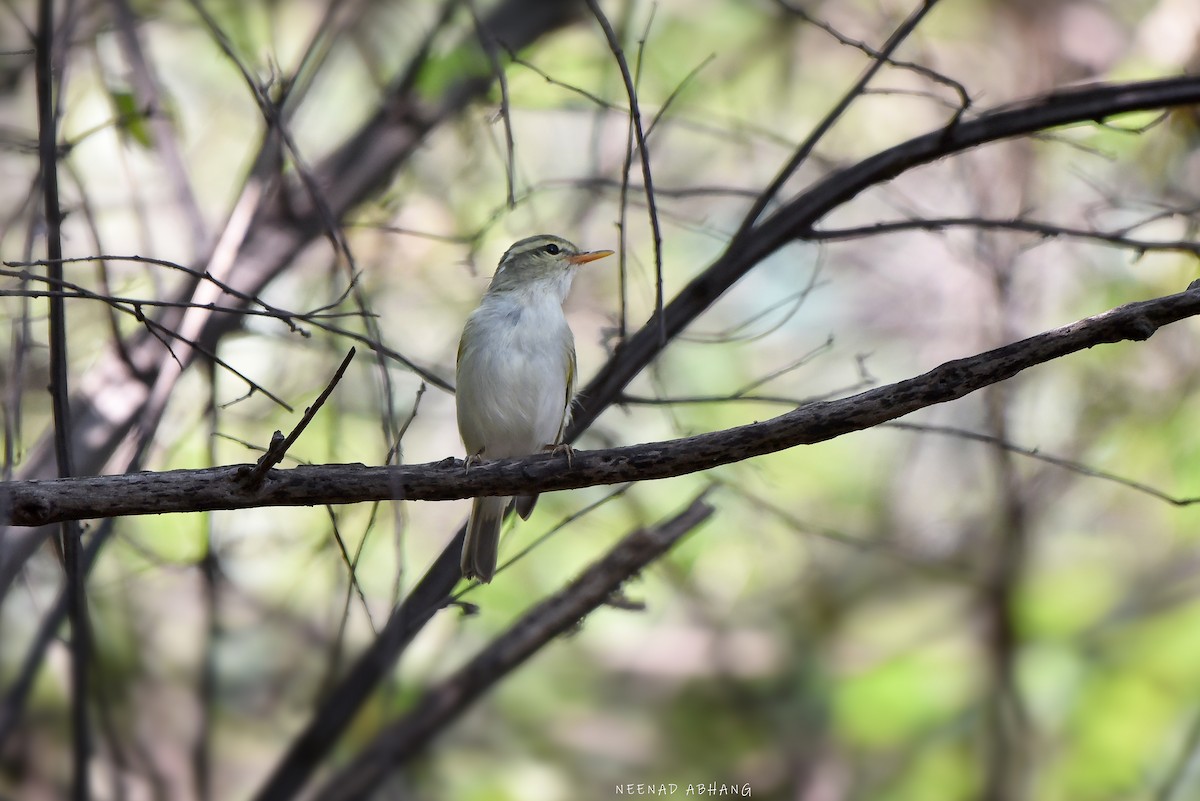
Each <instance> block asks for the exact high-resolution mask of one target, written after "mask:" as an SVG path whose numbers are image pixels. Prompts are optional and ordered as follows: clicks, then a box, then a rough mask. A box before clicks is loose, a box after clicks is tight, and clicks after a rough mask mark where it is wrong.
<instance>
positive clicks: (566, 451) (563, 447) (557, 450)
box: [542, 442, 575, 467]
mask: <svg viewBox="0 0 1200 801" xmlns="http://www.w3.org/2000/svg"><path fill="white" fill-rule="evenodd" d="M542 450H543V451H546V452H548V453H550V455H551V456H566V457H567V467H574V466H575V449H574V448H572V447H571V446H570V445H568V444H567V443H565V442H560V443H558V444H557V445H543V446H542Z"/></svg>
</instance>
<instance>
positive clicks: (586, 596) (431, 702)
mask: <svg viewBox="0 0 1200 801" xmlns="http://www.w3.org/2000/svg"><path fill="white" fill-rule="evenodd" d="M712 513H713V508H712V507H711V506H710V505H709V504H708V503H706V502H705V501H704V498H703V496H701V497H699V498H697V499H696V500H694V501H693V502H692V503H691V504H690V505H688V507H687V508H686V509H684V510H683V511H682V512H680V513H679V514H677V515H675V516H674V517H672V518H671V519H670V520H667V521H665V522H663V523H660V524H659V525H657V526H654V527H653V528H649V529H640V530H638V531H635V532H633V533H632V534H630V535H628V536H627V537H625V539H623V540H622V541H621V542H620V543H619V544H618V545H617V546H616V547H615V548H613V549H612V550H611V551H609V553H608V554H607V555H606V556H605V557H604V558H603V559H601V560H600V561H598V562H596V563H595V564H593V565H592V566H591V567H589V568H588V569H587V570H585V571H584V572H583V573H582V574H581V575H580V576H579V577H578V578H577V579H575V580H574V581H573V582H571V583H570V584H568V585H567V586H566V587H564V588H563V589H562V590H560V591H559V592H557V593H555V594H554V595H552V596H550V597H549V598H547V599H545V600H544V601H542V602H541V603H539V604H538V605H537V606H535V607H533V609H531V610H529V611H528V612H526V613H525V615H524V616H523V617H521V619H520V620H518V621H517V622H516V623H514V624H513V626H512V628H510V629H509V630H508V631H507V632H505V633H504V634H502V635H500V636H499V637H497V638H496V639H495V640H494V641H493V642H492V643H491V645H489V646H488V647H487V648H486V649H484V650H483V651H482V652H481V653H480V654H479V655H478V656H476V657H475V658H474V659H472V660H471V661H470V662H468V663H467V664H466V665H465V666H463V667H462V668H461V669H460V670H459V671H458V672H456V673H454V674H453V675H452V676H450V677H449V678H447V679H446V680H445V681H443V682H441V683H440V684H439V685H437V686H435V687H433V688H431V689H430V690H429V691H427V692H426V693H425V695H424V696H423V697H422V698H421V699H420V700H419V701H417V703H416V705H415V706H414V707H413V709H412V710H411V711H410V712H409V713H408V714H406V715H405V716H404V717H402V718H400V719H399V720H397V721H395V722H393V723H391V724H390V725H388V726H386V727H385V728H383V729H382V730H381V731H379V732H378V733H377V734H376V735H375V737H374V738H373V739H372V741H371V743H370V745H368V746H367V747H366V748H365V749H364V750H363V751H362V752H361V753H360V754H359V755H358V756H357V757H356V758H355V759H354V760H353V761H352V762H351V763H350V764H349V765H347V766H345V767H344V768H342V770H340V771H339V772H338V773H337V774H336V775H335V776H334V777H333V778H332V779H330V780H329V782H328V783H327V784H326V785H325V786H324V787H323V788H322V789H321V790H320V791H319V792H318V793H317V794H316V795H315V796H314V799H315V800H316V801H353V800H354V799H361V798H363V797H365V796H366V795H367V794H368V793H370V792H371V791H372V790H373V789H374V788H375V787H377V786H378V785H379V784H380V783H381V782H382V781H383V780H384V779H385V778H386V777H387V775H388V773H389V772H390V771H392V770H394V769H396V768H397V767H399V766H401V765H403V764H405V763H406V762H407V761H408V760H409V759H411V758H412V757H413V755H414V754H416V753H417V752H418V751H420V750H421V748H422V747H424V746H425V745H426V744H427V743H428V742H429V741H430V740H431V739H432V738H433V737H434V736H436V735H437V734H438V732H440V731H441V730H442V729H444V728H445V727H446V726H447V725H448V724H449V723H451V722H452V721H453V720H454V719H455V718H456V717H457V716H458V715H459V714H460V713H461V712H462V711H463V710H464V709H466V708H467V707H468V706H470V705H471V703H473V702H474V701H475V699H476V698H478V697H479V696H480V695H482V694H483V693H484V692H486V691H487V690H488V689H490V688H491V687H492V686H493V685H495V684H497V683H498V682H499V681H500V680H501V679H503V678H504V677H505V676H507V675H508V674H509V673H511V672H512V671H513V670H515V669H516V668H518V667H519V666H520V665H521V663H523V662H524V661H525V660H526V659H528V658H529V657H531V656H533V654H535V653H537V651H538V650H540V649H541V648H542V647H544V646H545V645H547V644H548V643H550V642H551V641H552V640H553V639H554V638H555V637H557V636H559V635H560V634H563V633H564V632H566V631H569V630H570V629H571V627H573V626H575V625H576V624H577V623H578V622H579V621H580V620H582V619H583V618H584V617H586V616H587V615H588V614H590V613H591V612H592V611H593V610H595V609H596V608H597V607H599V606H600V605H602V604H603V603H605V601H606V600H608V599H609V598H610V597H612V595H613V593H615V592H617V591H618V590H619V589H620V588H621V585H622V584H624V583H625V582H626V581H628V580H629V579H630V578H632V577H633V576H635V575H637V574H638V573H639V572H641V571H642V570H643V569H644V568H645V567H646V566H647V565H649V564H650V563H651V562H653V561H654V560H655V559H657V558H658V557H659V556H661V555H663V554H664V553H666V552H667V551H668V550H670V549H671V547H672V546H673V545H674V544H675V543H676V542H677V541H679V540H680V539H681V538H682V537H683V536H684V535H686V534H687V533H688V532H690V531H692V530H693V529H695V528H696V527H697V526H699V525H700V524H702V523H703V522H704V521H705V520H707V519H708V518H709V517H710V516H711V515H712ZM269 798H274V796H271V795H268V794H266V793H263V794H260V795H259V796H258V797H257V801H267V799H269Z"/></svg>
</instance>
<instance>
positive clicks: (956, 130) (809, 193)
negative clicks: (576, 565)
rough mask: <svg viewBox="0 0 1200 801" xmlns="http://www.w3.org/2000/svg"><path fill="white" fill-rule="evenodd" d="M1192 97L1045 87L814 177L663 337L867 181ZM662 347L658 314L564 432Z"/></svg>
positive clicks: (1155, 84)
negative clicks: (1016, 101) (1016, 139)
mask: <svg viewBox="0 0 1200 801" xmlns="http://www.w3.org/2000/svg"><path fill="white" fill-rule="evenodd" d="M1195 103H1200V77H1195V76H1188V77H1182V78H1164V79H1161V80H1154V81H1142V82H1137V83H1125V84H1099V85H1092V86H1085V87H1080V88H1078V89H1071V90H1067V91H1062V92H1051V93H1049V94H1045V95H1040V96H1038V97H1035V98H1032V99H1030V100H1028V101H1026V102H1024V103H1020V104H1013V105H1008V106H1004V107H1002V108H998V109H992V110H990V111H986V112H983V113H982V114H980V115H979V116H978V117H975V118H972V119H970V120H967V121H964V122H960V123H958V124H956V125H954V126H953V127H951V128H946V129H941V130H937V131H933V132H931V133H927V134H925V135H923V136H918V137H916V138H915V139H910V140H908V141H907V142H903V143H901V144H899V145H896V146H895V147H892V148H889V149H887V150H884V151H882V152H880V153H877V154H876V155H874V156H871V157H870V158H867V159H864V160H863V161H860V162H858V163H856V164H854V165H852V166H850V167H847V168H845V169H842V170H838V171H837V172H834V173H832V174H830V175H829V176H827V177H826V178H824V179H823V180H821V181H818V182H817V183H816V184H814V185H813V186H811V187H810V188H808V189H807V190H805V191H804V192H803V193H802V194H800V195H799V196H797V197H796V198H794V199H793V200H791V201H789V202H788V203H786V204H784V205H783V206H781V207H780V208H778V209H777V210H776V211H774V212H773V213H771V214H770V215H768V216H767V217H766V218H765V219H763V221H762V222H761V223H759V224H758V225H757V226H755V227H754V228H753V229H752V231H751V232H750V233H749V234H747V235H746V236H744V237H742V238H741V239H739V240H736V241H735V242H734V243H733V244H731V246H730V247H729V248H728V249H726V251H725V252H724V253H722V254H721V255H720V256H719V257H718V258H717V260H716V261H714V262H713V263H712V265H710V266H709V267H708V269H706V270H705V271H704V272H702V273H701V274H700V275H698V276H696V277H695V278H694V279H692V280H691V282H689V283H688V285H687V286H685V287H684V288H683V289H682V290H680V292H679V294H678V295H676V296H675V299H674V300H672V301H671V302H670V303H669V304H667V307H666V308H665V309H663V314H662V317H663V319H662V324H663V325H665V327H666V333H667V338H668V340H670V339H672V338H674V337H675V335H676V334H678V333H679V332H680V331H682V330H683V329H684V328H686V327H687V326H688V325H689V324H690V323H691V322H692V321H694V320H695V319H696V318H697V317H699V316H700V315H701V314H702V313H703V312H704V311H705V310H706V309H707V308H708V307H709V306H711V305H712V304H713V302H715V301H716V299H717V298H719V297H720V296H721V295H722V294H724V293H725V291H726V290H728V289H729V288H730V287H731V286H733V285H734V284H735V283H737V281H738V280H739V279H741V278H742V277H743V276H745V275H746V274H747V273H748V272H750V270H751V269H752V268H753V267H754V266H755V265H757V264H759V263H760V262H762V261H763V260H764V259H766V258H768V257H770V256H771V255H773V254H774V253H776V252H777V251H778V250H779V249H780V248H782V247H783V246H784V245H787V244H788V243H790V242H794V241H797V240H805V239H807V238H808V237H809V235H810V233H811V232H812V229H813V227H814V226H816V225H817V224H818V223H819V222H820V221H821V220H822V219H823V218H824V217H825V216H826V215H828V214H829V213H830V212H831V211H833V210H834V209H836V208H839V207H841V206H843V205H845V204H846V203H848V202H850V201H851V200H853V199H854V198H855V197H857V196H858V195H859V194H861V193H862V192H864V191H866V190H867V189H869V188H871V187H873V186H877V185H879V184H882V183H886V182H887V181H890V180H892V179H893V178H896V177H897V176H899V175H901V174H903V173H905V172H907V171H908V170H911V169H913V168H915V167H918V166H920V165H922V164H929V163H932V162H934V161H937V160H939V159H942V158H945V157H947V156H951V155H954V154H956V153H961V152H963V151H966V150H970V149H972V148H975V147H979V146H980V145H984V144H988V143H991V142H998V141H1001V140H1004V139H1009V138H1012V137H1015V136H1023V135H1028V134H1031V133H1035V132H1037V131H1041V130H1045V129H1047V128H1054V127H1058V126H1063V125H1077V124H1079V123H1086V122H1098V121H1102V120H1104V119H1106V118H1108V117H1112V116H1116V115H1119V114H1126V113H1130V112H1135V111H1148V110H1151V109H1162V108H1171V107H1175V106H1184V105H1189V104H1195ZM661 350H662V348H661V344H660V340H659V321H658V320H657V319H654V318H652V319H651V320H650V321H648V322H647V323H646V324H645V325H644V326H642V328H641V329H640V330H639V331H637V332H636V333H635V334H633V335H632V336H630V337H629V338H628V339H627V340H625V342H624V343H623V344H622V345H621V347H620V348H618V350H617V352H616V353H615V354H614V355H613V357H612V358H611V359H610V360H609V361H608V363H607V364H605V365H604V367H602V368H601V369H600V371H599V372H598V373H597V374H596V376H595V378H593V379H592V380H591V381H590V382H589V383H588V385H587V386H586V387H585V388H584V389H583V391H582V392H581V393H580V402H579V403H578V404H577V406H576V409H575V414H574V416H573V417H572V420H571V426H570V428H569V429H568V430H567V436H566V439H567V441H568V442H570V441H573V440H574V439H575V438H576V437H578V436H579V434H580V433H581V432H582V431H584V430H586V429H587V427H588V426H590V425H591V424H592V422H593V421H594V420H595V419H596V418H597V417H598V416H599V415H600V413H601V412H602V411H604V409H605V408H607V407H608V405H609V404H610V403H611V402H612V401H613V399H615V398H616V397H618V396H619V395H620V393H621V392H622V391H623V390H624V389H625V387H626V386H628V384H629V382H630V381H632V380H633V378H634V376H636V375H637V374H638V373H640V372H641V371H642V370H643V369H645V367H646V366H647V365H648V364H650V362H651V361H653V359H654V358H655V357H656V356H657V355H658V354H659V352H660V351H661Z"/></svg>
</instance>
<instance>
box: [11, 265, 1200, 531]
mask: <svg viewBox="0 0 1200 801" xmlns="http://www.w3.org/2000/svg"><path fill="white" fill-rule="evenodd" d="M1196 315H1200V282H1198V283H1197V284H1193V286H1192V287H1190V288H1189V289H1188V290H1187V291H1185V292H1181V293H1178V294H1175V295H1167V296H1165V297H1161V298H1155V299H1153V300H1147V301H1141V302H1138V303H1129V304H1126V305H1124V306H1120V307H1118V308H1115V309H1112V310H1110V311H1107V312H1104V313H1102V314H1098V315H1096V316H1094V317H1088V318H1086V319H1083V320H1080V321H1078V322H1075V323H1071V324H1070V325H1066V326H1063V327H1061V328H1056V329H1053V330H1051V331H1046V332H1044V333H1041V334H1037V335H1035V336H1032V337H1029V338H1027V339H1023V340H1021V341H1019V342H1014V343H1012V344H1010V345H1005V346H1003V347H1000V348H996V349H994V350H989V351H986V352H984V353H980V354H977V355H975V356H970V357H967V358H964V359H958V360H956V361H951V362H947V363H945V364H943V365H941V366H939V367H936V368H934V369H933V370H930V371H929V372H927V373H924V374H923V375H919V376H916V377H914V378H909V379H906V380H904V381H900V382H898V383H895V384H889V385H887V386H882V387H877V388H875V389H870V390H867V391H866V392H861V393H859V394H857V395H854V396H851V397H849V398H843V399H841V400H833V401H820V402H816V403H811V404H808V405H805V406H801V407H800V408H798V409H795V410H793V411H791V412H788V413H786V414H782V415H779V416H778V417H774V418H772V419H770V420H765V421H762V422H757V423H751V424H749V425H744V426H738V427H736V428H730V429H726V430H724V431H717V432H713V433H709V434H701V435H698V436H693V437H686V438H683V439H675V440H669V441H667V442H656V443H649V444H643V445H632V446H628V447H623V448H610V449H607V450H598V451H577V452H575V455H574V456H573V458H572V466H570V467H567V466H565V465H564V464H563V459H562V458H561V457H557V456H554V455H548V454H542V455H538V456H532V457H528V458H524V459H502V460H497V461H494V462H485V463H483V464H481V465H478V466H476V467H472V468H471V469H470V470H464V469H463V466H462V463H461V462H460V461H458V460H455V459H446V460H443V461H441V462H436V463H432V464H425V465H413V466H388V467H366V466H364V465H324V466H315V467H312V466H304V467H297V468H293V469H290V470H273V471H271V472H270V473H269V474H268V477H267V480H266V482H265V483H264V484H263V486H262V487H261V488H260V489H258V490H251V489H248V488H247V487H246V486H245V485H244V483H243V482H242V481H240V480H239V478H240V477H241V476H242V475H243V474H244V473H245V472H246V471H247V470H250V469H252V468H250V467H248V466H245V465H240V466H232V467H219V468H211V469H204V470H173V471H169V472H163V473H137V474H132V475H123V476H95V477H82V478H71V479H57V480H52V481H12V482H8V483H5V484H0V510H2V512H3V514H5V515H6V517H4V518H0V521H5V522H10V523H15V524H17V525H44V524H46V523H51V522H57V521H61V520H76V519H87V518H93V517H112V516H119V515H133V514H158V513H164V512H189V511H201V510H208V509H240V508H250V507H261V506H308V505H314V504H327V503H357V502H363V501H376V500H387V499H393V500H427V501H436V500H452V499H456V498H469V497H475V496H484V495H522V494H531V493H535V492H550V491H554V490H564V489H576V488H579V487H586V486H593V485H597V484H617V483H622V482H626V481H646V480H653V479H661V478H670V477H672V476H678V475H683V474H686V473H694V472H699V471H702V470H708V469H711V468H713V467H718V466H720V465H725V464H731V463H733V462H739V461H742V460H745V459H750V458H752V457H755V456H761V455H763V454H767V453H773V452H776V451H781V450H785V449H787V448H793V447H796V446H797V445H808V444H812V443H815V442H823V441H826V440H829V439H833V438H835V437H839V436H841V435H843V434H847V433H850V432H852V431H861V430H863V429H867V428H871V427H873V426H876V425H879V424H880V423H883V422H887V421H890V420H895V419H896V418H898V417H903V416H904V415H906V414H910V413H911V412H914V411H917V410H918V409H923V408H926V407H928V406H932V405H934V404H937V403H945V402H946V401H951V400H956V399H958V398H961V397H963V396H965V395H968V394H970V393H971V392H974V391H976V390H978V389H982V388H983V387H987V386H991V385H993V384H996V383H998V382H1000V381H1004V380H1005V379H1008V378H1011V377H1013V376H1014V375H1016V374H1017V373H1019V372H1021V371H1022V370H1025V369H1028V368H1030V367H1033V366H1035V365H1038V364H1044V363H1046V362H1049V361H1053V360H1054V359H1058V358H1061V357H1063V356H1066V355H1067V354H1070V353H1075V352H1077V351H1080V350H1084V349H1086V348H1090V347H1093V346H1095V345H1100V344H1104V343H1111V342H1120V341H1123V340H1133V341H1140V340H1144V339H1147V338H1149V337H1150V336H1151V335H1153V334H1154V332H1155V331H1157V330H1158V329H1159V328H1160V327H1162V326H1164V325H1167V324H1169V323H1172V322H1177V321H1179V320H1183V319H1186V318H1188V317H1192V316H1196Z"/></svg>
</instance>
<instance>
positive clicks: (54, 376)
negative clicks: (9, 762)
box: [34, 0, 91, 801]
mask: <svg viewBox="0 0 1200 801" xmlns="http://www.w3.org/2000/svg"><path fill="white" fill-rule="evenodd" d="M67 27H69V26H66V25H64V28H67ZM63 41H64V42H66V41H67V40H66V38H65V37H64V39H63ZM54 42H55V28H54V0H41V3H40V4H39V6H38V29H37V38H36V39H35V48H36V50H37V54H36V64H35V70H34V72H35V75H36V83H37V109H38V114H37V118H38V158H39V161H40V167H41V183H42V201H43V208H44V215H45V222H46V257H47V259H48V260H49V261H50V264H49V266H48V267H47V268H46V272H47V276H48V279H49V280H50V281H51V282H54V281H62V262H61V259H62V217H63V215H62V209H61V208H60V207H59V195H58V106H57V103H56V83H57V89H58V91H59V92H61V83H58V82H56V81H55V69H54V67H55V66H56V65H55V58H54V57H55V47H54ZM59 77H60V78H61V75H60V76H59ZM49 305H50V319H49V323H50V330H49V337H50V404H51V410H52V414H53V419H54V431H53V440H54V461H55V464H56V467H57V471H58V475H59V476H70V475H72V474H73V472H74V469H73V467H72V464H71V461H72V453H71V409H70V388H69V385H68V381H67V310H66V302H65V300H64V298H62V297H61V296H60V297H52V298H49ZM61 532H62V533H61V544H60V549H61V553H62V561H63V571H64V574H65V575H64V579H63V582H64V587H65V596H66V609H67V619H68V620H69V621H70V623H71V682H70V685H71V693H70V697H71V798H72V799H74V800H75V801H87V799H88V798H90V797H91V790H90V783H89V774H88V760H89V758H90V756H91V736H90V732H89V724H88V660H89V658H90V651H91V647H90V646H89V644H88V643H89V639H90V638H89V637H88V631H89V629H88V618H87V595H86V593H85V589H84V587H85V574H84V567H83V558H82V555H81V549H82V548H83V544H82V543H81V542H80V538H81V537H82V534H83V532H82V531H81V529H80V527H79V524H78V523H76V522H73V521H70V522H64V523H63V525H62V526H61Z"/></svg>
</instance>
